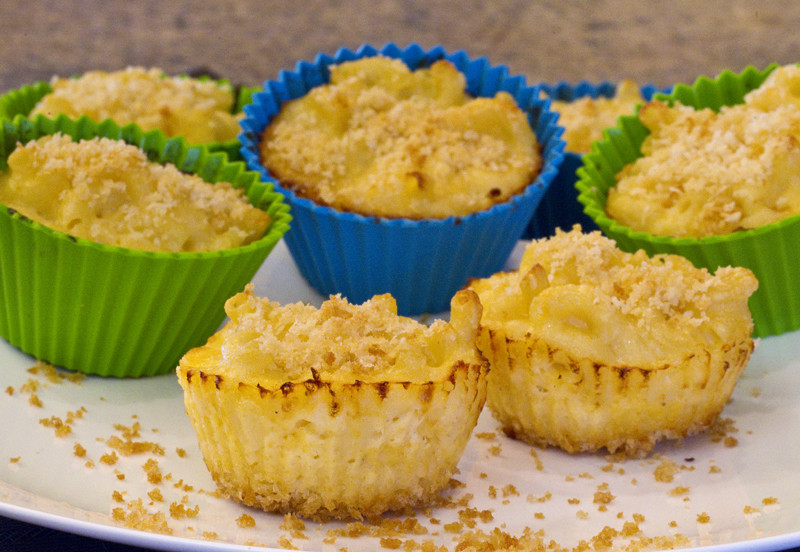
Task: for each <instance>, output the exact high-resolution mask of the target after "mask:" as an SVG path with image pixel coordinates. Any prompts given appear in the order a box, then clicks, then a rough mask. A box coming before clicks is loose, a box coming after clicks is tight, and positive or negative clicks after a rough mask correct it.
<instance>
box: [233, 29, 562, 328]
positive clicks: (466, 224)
mask: <svg viewBox="0 0 800 552" xmlns="http://www.w3.org/2000/svg"><path fill="white" fill-rule="evenodd" d="M378 55H381V56H386V57H391V58H396V59H401V60H402V61H403V62H404V63H406V65H408V66H409V67H410V68H411V69H417V68H420V67H426V66H429V65H430V64H432V63H433V62H435V61H437V60H440V59H446V60H449V61H450V62H452V63H453V65H455V67H456V68H457V69H458V70H459V71H461V72H462V73H463V74H464V75H465V77H466V81H467V91H468V92H469V93H470V94H472V95H474V96H494V95H495V94H496V93H497V92H499V91H505V92H508V93H509V94H511V95H512V96H513V97H514V99H515V100H516V102H517V104H518V105H519V107H520V108H521V109H522V110H523V111H525V112H526V113H527V115H528V119H529V121H530V124H531V128H533V129H534V131H535V133H536V136H537V138H538V140H539V142H540V145H541V154H542V158H543V165H542V170H541V171H540V173H539V174H538V175H537V177H536V179H535V181H534V182H532V183H531V184H530V185H528V186H527V187H526V188H525V189H524V190H523V191H522V192H521V193H519V194H517V195H516V196H514V197H513V198H511V199H510V200H509V201H507V202H505V203H502V204H498V205H495V206H494V207H492V208H490V209H487V210H485V211H481V212H478V213H473V214H470V215H467V216H459V217H449V218H445V219H424V220H412V219H404V218H391V219H390V218H383V217H370V216H362V215H359V214H355V213H348V212H342V211H338V210H336V209H333V208H331V207H327V206H321V205H318V204H316V203H314V202H313V201H311V200H309V199H306V198H302V197H299V196H297V195H296V194H295V193H294V192H293V191H292V190H290V189H287V188H284V187H282V186H281V184H280V182H278V181H277V180H276V179H275V178H274V177H273V176H272V175H271V174H270V172H269V170H268V169H267V168H266V167H264V166H263V165H262V163H261V159H260V154H259V143H260V141H261V136H262V133H263V131H264V129H265V128H266V127H267V126H268V125H269V123H270V121H271V120H272V119H273V118H274V117H275V115H277V114H278V112H279V111H280V109H281V106H282V105H283V104H284V102H287V101H289V100H292V99H295V98H299V97H301V96H303V95H305V94H306V93H307V92H308V91H309V90H310V89H311V88H313V87H315V86H318V85H321V84H324V83H327V82H328V81H329V80H330V72H329V67H330V66H331V65H334V64H339V63H342V62H345V61H351V60H355V59H360V58H363V57H370V56H378ZM244 113H245V119H244V120H243V121H242V122H241V126H242V129H243V132H242V133H241V134H240V136H239V138H240V140H241V142H242V149H241V154H242V156H243V157H244V159H245V161H246V162H247V164H248V166H249V167H250V168H251V169H252V170H256V171H259V172H260V173H261V174H262V176H263V178H264V179H265V180H268V181H270V182H273V184H274V186H275V189H276V190H277V191H279V192H280V193H282V194H283V195H284V197H285V199H286V201H287V203H289V205H291V209H292V216H293V220H292V226H291V228H290V229H289V231H288V232H287V233H286V235H285V237H284V239H285V241H286V244H287V246H288V249H289V251H290V253H291V255H292V257H293V258H294V261H295V263H296V264H297V266H298V269H299V270H300V273H301V274H302V275H303V277H304V278H305V279H306V280H307V281H308V282H309V284H310V285H311V286H312V287H314V288H315V289H317V290H318V291H319V292H320V293H322V294H323V295H330V294H337V293H341V294H342V295H343V296H345V297H347V298H348V299H349V300H350V301H351V302H355V303H358V302H363V301H365V300H367V299H370V298H371V297H372V296H373V295H376V294H380V293H391V294H392V296H393V297H394V298H395V300H396V301H397V307H398V313H399V314H401V315H406V316H411V315H419V314H423V313H438V312H443V311H445V310H447V309H448V308H449V305H450V299H451V298H452V296H453V295H454V294H455V292H456V291H458V290H459V289H460V288H462V287H463V286H464V285H465V284H466V283H467V281H468V280H469V279H470V278H484V277H487V276H490V275H491V274H494V273H495V272H498V271H499V270H501V269H502V268H503V265H504V263H505V261H506V259H507V258H508V256H509V254H510V253H511V250H512V249H513V247H514V245H515V244H516V242H517V241H518V240H519V238H520V237H521V236H522V234H523V232H524V231H525V228H526V227H527V225H528V221H529V220H530V218H531V216H532V215H533V212H534V210H535V209H536V206H537V205H538V203H539V201H540V200H541V198H542V196H543V195H544V193H545V191H546V190H547V188H548V186H549V185H550V183H551V182H552V181H553V178H555V176H556V174H557V172H558V168H559V166H560V165H561V162H562V160H563V156H564V141H563V140H562V139H561V135H562V133H563V129H562V128H561V127H559V126H557V124H556V119H557V115H556V114H555V113H553V112H552V111H551V110H550V101H549V100H548V99H541V98H539V88H538V87H533V86H529V85H527V84H526V82H525V78H524V77H523V76H512V75H510V74H509V71H508V68H507V67H505V66H503V65H500V66H492V65H491V64H490V63H489V61H488V60H487V59H486V58H485V57H480V58H476V59H472V58H470V57H469V56H468V55H467V54H466V53H465V52H464V51H457V52H454V53H452V54H451V53H448V52H447V51H445V49H444V48H443V47H441V46H436V47H434V48H432V49H430V50H425V49H423V48H421V47H420V46H419V45H417V44H411V45H410V46H408V47H406V48H400V47H398V46H397V45H395V44H391V43H390V44H387V45H385V46H383V47H382V48H379V49H378V48H375V47H373V46H370V45H364V46H361V47H360V48H358V49H356V50H349V49H346V48H343V49H340V50H338V51H337V52H336V53H335V54H334V55H332V56H331V55H327V54H320V55H318V56H317V57H316V58H315V59H314V61H313V62H308V61H300V62H298V63H297V65H296V67H295V69H294V71H281V72H280V73H279V75H278V78H277V79H276V80H268V81H266V82H265V83H264V86H263V89H262V91H260V92H257V93H255V94H253V101H252V103H251V104H250V105H247V106H245V107H244Z"/></svg>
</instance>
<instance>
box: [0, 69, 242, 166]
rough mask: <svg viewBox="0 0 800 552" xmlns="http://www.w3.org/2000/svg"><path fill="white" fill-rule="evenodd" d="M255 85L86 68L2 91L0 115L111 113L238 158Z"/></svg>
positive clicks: (154, 72) (123, 121)
mask: <svg viewBox="0 0 800 552" xmlns="http://www.w3.org/2000/svg"><path fill="white" fill-rule="evenodd" d="M254 90H255V88H252V87H238V88H237V87H234V86H233V85H231V83H230V82H228V81H227V80H224V79H222V80H213V79H210V78H207V77H197V78H192V77H189V76H183V75H182V76H169V75H167V74H165V73H164V72H163V71H161V70H160V69H157V68H143V67H127V68H125V69H121V70H118V71H88V72H86V73H83V74H82V75H77V76H75V77H72V78H59V77H53V79H51V80H50V81H49V82H38V83H34V84H32V85H28V86H23V87H21V88H18V89H15V90H11V91H9V92H7V93H5V94H4V95H3V96H1V97H0V118H6V119H13V118H14V117H15V116H16V115H23V116H25V117H28V118H34V117H36V116H37V115H40V114H41V115H44V116H46V117H49V118H51V119H52V118H54V117H55V116H57V115H59V114H63V115H66V116H68V117H70V118H73V119H76V118H78V117H80V116H81V115H86V116H87V117H89V118H90V119H92V120H93V121H97V122H100V121H103V120H105V119H109V118H110V119H112V120H113V121H114V122H115V123H117V124H119V125H126V124H128V123H136V124H137V125H138V126H139V127H141V128H142V129H143V130H145V131H148V130H153V129H159V130H161V131H162V132H163V133H164V134H165V135H166V136H167V137H169V138H171V137H174V136H183V137H184V138H186V140H187V141H188V142H189V143H190V144H191V145H205V146H207V147H209V148H210V149H212V150H215V151H225V152H226V153H227V154H228V155H229V156H232V157H235V158H238V156H239V141H238V139H237V135H238V133H239V121H240V120H241V118H242V112H241V109H242V106H243V105H244V104H246V103H247V102H249V101H250V96H251V95H252V93H253V91H254Z"/></svg>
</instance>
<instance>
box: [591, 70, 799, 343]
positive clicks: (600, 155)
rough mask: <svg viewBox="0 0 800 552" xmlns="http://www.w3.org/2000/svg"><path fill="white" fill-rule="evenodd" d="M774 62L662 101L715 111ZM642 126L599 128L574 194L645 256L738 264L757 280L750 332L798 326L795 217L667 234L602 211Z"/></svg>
mask: <svg viewBox="0 0 800 552" xmlns="http://www.w3.org/2000/svg"><path fill="white" fill-rule="evenodd" d="M774 68H775V66H774V65H772V66H770V67H768V68H767V69H765V70H758V69H756V68H753V67H748V68H746V69H745V70H744V71H743V72H742V73H739V74H735V73H732V72H729V71H725V72H723V73H721V74H720V75H719V76H717V77H716V78H715V79H711V78H709V77H700V78H698V79H697V81H695V83H694V85H692V86H688V85H677V86H676V87H675V89H674V90H673V91H672V93H671V94H670V95H669V99H668V101H670V102H674V101H680V102H681V103H683V104H686V105H690V106H693V107H695V108H702V107H710V108H712V109H715V110H718V109H719V108H720V107H722V106H724V105H733V104H736V103H741V102H742V101H743V98H744V95H745V94H746V93H747V92H748V91H750V90H752V89H754V88H757V87H758V86H759V85H760V84H761V83H762V82H763V81H764V80H765V79H766V77H767V76H768V75H769V73H770V72H771V71H772V70H773V69H774ZM647 134H648V130H647V128H646V127H645V126H644V125H643V124H642V123H641V122H640V121H639V119H638V118H637V117H636V116H625V117H621V118H620V120H619V122H618V124H617V126H616V127H615V128H613V129H609V130H607V131H606V132H605V133H604V138H603V140H601V141H599V142H596V143H595V144H594V147H593V151H592V153H588V154H586V155H584V158H583V166H582V167H581V168H580V169H578V182H577V183H576V188H577V190H578V191H579V196H578V200H579V201H580V203H581V204H582V205H584V211H585V212H586V214H587V215H589V216H590V217H591V218H592V219H593V220H594V221H595V223H596V224H597V225H598V226H599V227H600V228H601V229H602V231H603V232H604V233H605V234H607V235H608V236H609V237H611V238H613V239H615V240H616V241H617V244H618V245H619V247H621V248H622V249H625V250H628V251H633V250H636V249H644V250H645V251H647V252H648V253H649V254H655V253H676V254H679V255H683V256H684V257H686V258H688V259H689V260H691V261H692V262H693V263H694V264H695V265H697V266H703V267H707V268H708V269H710V270H712V271H713V270H716V268H718V267H720V266H744V267H747V268H749V269H750V270H752V271H753V273H754V274H755V275H756V278H758V281H759V287H758V290H757V291H756V292H755V293H754V294H753V296H752V297H751V298H750V310H751V312H752V314H753V322H754V324H755V330H754V335H756V336H761V337H764V336H769V335H775V334H780V333H784V332H787V331H791V330H795V329H797V328H800V260H798V258H797V254H796V249H797V244H798V243H800V215H795V216H792V217H789V218H786V219H784V220H782V221H780V222H776V223H773V224H768V225H765V226H762V227H759V228H755V229H752V230H746V231H741V232H735V233H733V234H728V235H724V236H711V237H706V238H670V237H665V236H654V235H651V234H648V233H645V232H636V231H634V230H632V229H631V228H628V227H625V226H623V225H621V224H619V223H617V222H616V221H614V220H613V219H611V218H610V217H608V216H607V215H606V213H605V203H606V197H607V192H608V190H609V188H611V187H612V186H614V185H615V184H616V174H617V173H618V172H619V171H620V170H621V169H622V167H623V166H625V165H627V164H628V163H631V162H632V161H634V160H635V159H637V158H638V157H640V156H641V145H642V142H643V141H644V139H645V137H646V136H647Z"/></svg>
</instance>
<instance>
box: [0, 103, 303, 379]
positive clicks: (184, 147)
mask: <svg viewBox="0 0 800 552" xmlns="http://www.w3.org/2000/svg"><path fill="white" fill-rule="evenodd" d="M56 132H61V133H63V134H66V135H69V136H72V137H73V139H81V138H92V137H95V136H101V137H108V138H113V139H120V140H124V141H125V142H127V143H129V144H133V145H136V146H138V147H139V148H141V149H142V150H143V151H144V152H146V154H147V155H148V158H149V159H150V160H151V161H154V162H158V163H171V164H174V165H175V166H176V167H177V168H178V169H180V170H181V171H183V172H186V173H193V174H197V175H199V176H200V177H202V178H203V179H204V180H206V181H208V182H212V183H213V182H218V181H227V182H230V183H231V184H232V185H234V186H236V187H239V188H243V189H244V190H245V193H246V195H247V197H248V199H249V201H250V202H251V204H253V205H254V206H256V207H259V208H261V209H263V210H265V211H266V212H267V213H269V215H270V217H271V222H270V225H269V227H268V229H267V231H266V232H265V234H264V236H263V237H262V238H261V239H260V240H257V241H255V242H252V243H250V244H248V245H246V246H243V247H239V248H235V249H226V250H220V251H213V252H207V253H160V252H147V251H139V250H133V249H127V248H122V247H114V246H109V245H103V244H99V243H95V242H92V241H89V240H85V239H81V238H75V237H73V236H70V235H67V234H64V233H61V232H58V231H55V230H52V229H50V228H47V227H45V226H43V225H41V224H39V223H36V222H34V221H32V220H30V219H28V218H26V217H24V216H22V215H21V214H20V213H18V212H16V211H14V210H13V209H9V208H8V207H5V206H0V335H2V337H3V338H5V339H6V340H7V341H8V342H9V343H11V344H12V345H14V346H16V347H18V348H19V349H21V350H22V351H23V352H25V353H28V354H30V355H32V356H34V357H36V358H38V359H41V360H44V361H47V362H50V363H52V364H55V365H58V366H63V367H65V368H68V369H70V370H75V371H79V372H83V373H87V374H96V375H101V376H116V377H141V376H151V375H156V374H164V373H167V372H170V371H172V370H174V368H175V366H177V363H178V360H179V359H180V357H181V356H182V355H183V354H184V353H185V352H186V351H188V350H189V349H190V348H192V347H195V346H198V345H201V344H203V343H205V341H206V339H207V338H208V337H209V336H210V335H211V334H212V333H213V332H214V331H216V329H217V328H218V327H219V325H220V323H221V322H222V321H223V320H224V317H225V313H224V303H225V301H226V300H227V299H228V298H229V297H231V296H232V295H234V294H235V293H237V292H239V291H241V290H242V289H243V288H244V286H245V284H246V283H247V282H249V281H250V280H251V278H252V277H253V275H254V274H255V273H256V271H257V270H258V268H259V267H260V266H261V264H262V263H263V261H264V259H265V258H266V257H267V255H268V254H269V252H270V251H271V250H272V248H273V247H274V246H275V244H276V243H277V242H278V240H279V239H280V238H281V237H282V236H283V234H284V233H285V232H286V230H288V228H289V221H290V219H291V217H290V215H289V207H288V205H286V204H285V203H284V202H283V198H282V196H281V195H280V194H278V193H276V192H274V191H273V190H272V186H271V185H270V184H269V183H266V182H263V181H261V179H260V177H259V175H258V173H256V172H252V171H248V170H247V169H246V167H245V165H244V163H242V162H230V161H229V160H228V158H227V156H226V155H225V154H224V153H221V152H210V151H209V150H208V149H206V148H204V147H190V146H188V144H187V143H186V141H185V140H184V139H183V138H180V137H178V138H170V139H168V138H166V137H165V136H164V134H163V133H161V132H160V131H149V132H143V131H142V130H141V129H140V128H139V127H137V126H136V125H133V124H131V125H126V126H123V127H120V126H118V125H116V124H115V123H113V122H112V121H104V122H102V123H95V122H93V121H91V120H90V119H88V118H86V117H82V118H79V119H77V120H72V119H69V118H67V117H63V116H62V117H58V118H56V119H55V120H53V119H48V118H46V117H37V118H35V119H33V120H30V119H27V118H24V117H21V116H18V117H16V118H15V119H14V120H13V121H2V123H1V127H0V170H5V169H6V168H7V160H8V156H9V154H10V152H11V151H13V149H14V148H15V147H16V145H17V144H18V143H25V142H28V141H30V140H32V139H36V138H38V137H40V136H44V135H48V134H54V133H56Z"/></svg>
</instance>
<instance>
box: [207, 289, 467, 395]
mask: <svg viewBox="0 0 800 552" xmlns="http://www.w3.org/2000/svg"><path fill="white" fill-rule="evenodd" d="M464 293H466V292H464ZM479 308H480V307H479V306H477V298H475V304H470V306H469V307H468V308H467V312H465V313H464V314H462V313H461V311H460V310H459V308H458V307H456V309H455V310H454V311H453V313H454V314H452V315H451V318H452V320H451V322H450V323H448V322H445V321H443V320H436V321H434V322H433V323H432V324H431V325H430V326H428V325H425V324H422V323H420V322H417V321H416V320H414V319H412V318H407V317H403V316H398V315H397V305H396V303H395V301H394V299H393V298H392V297H391V295H388V294H385V295H378V296H375V297H373V298H372V299H370V300H369V301H366V302H364V303H363V304H361V305H354V304H351V303H349V302H348V301H347V300H346V299H343V298H342V297H340V296H338V295H336V296H331V297H330V298H329V299H328V300H327V301H325V302H323V304H322V305H321V307H320V308H319V309H317V308H316V307H314V306H312V305H309V304H305V303H294V304H288V305H285V306H281V305H280V304H278V303H276V302H273V301H270V300H269V299H266V298H263V299H262V298H258V297H256V296H255V295H254V294H253V287H252V284H251V285H248V286H247V287H246V289H245V291H244V292H242V293H239V294H237V295H235V296H234V297H232V298H231V299H229V300H228V301H227V303H226V305H225V312H226V313H227V315H228V317H229V318H230V322H229V323H228V324H227V325H226V326H225V327H224V328H223V330H222V331H221V333H222V335H224V341H223V342H222V344H221V346H220V355H221V362H222V363H223V364H224V365H225V366H226V367H227V368H226V373H235V374H236V376H235V377H237V378H242V379H247V378H248V377H262V378H263V377H266V378H274V379H275V381H276V383H278V384H280V383H284V382H287V381H305V380H312V379H322V380H325V381H348V382H351V381H353V380H360V381H376V380H377V381H393V380H400V381H421V382H427V381H435V380H437V378H441V377H442V374H443V373H444V372H443V371H449V370H451V369H452V365H453V362H454V359H460V360H474V359H476V358H477V352H476V351H475V350H474V339H475V333H476V332H477V323H478V319H479V317H480V311H479ZM476 309H477V310H476Z"/></svg>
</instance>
